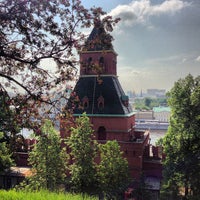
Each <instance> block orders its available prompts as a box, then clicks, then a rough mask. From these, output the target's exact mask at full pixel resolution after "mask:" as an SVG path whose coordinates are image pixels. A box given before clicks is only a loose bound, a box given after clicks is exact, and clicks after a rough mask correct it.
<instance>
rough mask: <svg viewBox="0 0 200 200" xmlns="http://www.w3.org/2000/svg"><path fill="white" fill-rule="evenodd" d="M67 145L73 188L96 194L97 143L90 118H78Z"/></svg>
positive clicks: (76, 190) (83, 116) (84, 116)
mask: <svg viewBox="0 0 200 200" xmlns="http://www.w3.org/2000/svg"><path fill="white" fill-rule="evenodd" d="M75 121H76V123H75V124H76V127H74V128H72V130H71V135H70V137H69V138H68V141H67V145H68V146H69V147H70V150H71V152H70V155H71V156H72V164H71V166H69V171H70V176H71V187H72V190H74V191H75V192H81V193H88V194H91V193H95V190H96V188H97V177H96V164H95V162H94V159H95V157H96V151H97V143H96V140H94V138H93V130H92V127H91V124H90V121H89V118H88V117H87V116H86V114H85V113H84V114H83V115H82V116H81V117H79V118H76V120H75Z"/></svg>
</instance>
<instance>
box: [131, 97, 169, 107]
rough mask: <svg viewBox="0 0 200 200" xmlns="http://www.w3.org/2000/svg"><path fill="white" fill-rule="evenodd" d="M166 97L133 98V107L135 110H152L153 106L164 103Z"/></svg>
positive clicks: (165, 102)
mask: <svg viewBox="0 0 200 200" xmlns="http://www.w3.org/2000/svg"><path fill="white" fill-rule="evenodd" d="M166 104H167V99H166V98H151V97H145V98H143V99H135V105H134V106H135V109H136V110H152V109H153V107H157V106H161V105H166Z"/></svg>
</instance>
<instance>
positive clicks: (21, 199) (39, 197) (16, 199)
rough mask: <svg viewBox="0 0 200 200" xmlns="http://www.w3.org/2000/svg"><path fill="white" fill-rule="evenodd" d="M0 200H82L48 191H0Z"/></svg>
mask: <svg viewBox="0 0 200 200" xmlns="http://www.w3.org/2000/svg"><path fill="white" fill-rule="evenodd" d="M0 199H1V200H46V199H47V200H55V199H56V200H71V199H72V200H82V199H83V197H82V196H81V195H73V194H64V193H59V194H58V193H53V192H49V191H40V192H22V191H18V192H16V191H14V190H9V191H5V190H0ZM84 199H85V200H95V198H90V197H88V198H84Z"/></svg>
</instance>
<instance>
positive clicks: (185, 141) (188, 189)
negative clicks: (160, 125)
mask: <svg viewBox="0 0 200 200" xmlns="http://www.w3.org/2000/svg"><path fill="white" fill-rule="evenodd" d="M167 95H168V103H169V106H170V107H171V118H170V126H169V129H168V132H167V134H166V136H165V138H164V139H163V146H164V151H165V153H166V160H165V163H164V169H165V171H164V172H165V179H166V182H167V185H168V186H169V188H171V190H173V191H174V190H177V189H178V188H184V191H185V195H184V196H185V199H189V197H190V196H192V198H195V197H196V198H197V197H198V196H199V195H200V189H199V187H198V185H200V143H199V141H200V134H199V131H200V76H197V77H196V78H193V76H192V75H190V74H189V75H188V76H186V77H185V78H184V79H180V80H178V81H177V82H176V83H175V84H174V87H173V88H172V89H171V91H170V92H169V93H168V94H167Z"/></svg>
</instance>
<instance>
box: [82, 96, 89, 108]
mask: <svg viewBox="0 0 200 200" xmlns="http://www.w3.org/2000/svg"><path fill="white" fill-rule="evenodd" d="M82 104H83V107H84V109H87V108H88V107H89V99H88V97H87V96H84V97H83V99H82Z"/></svg>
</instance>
